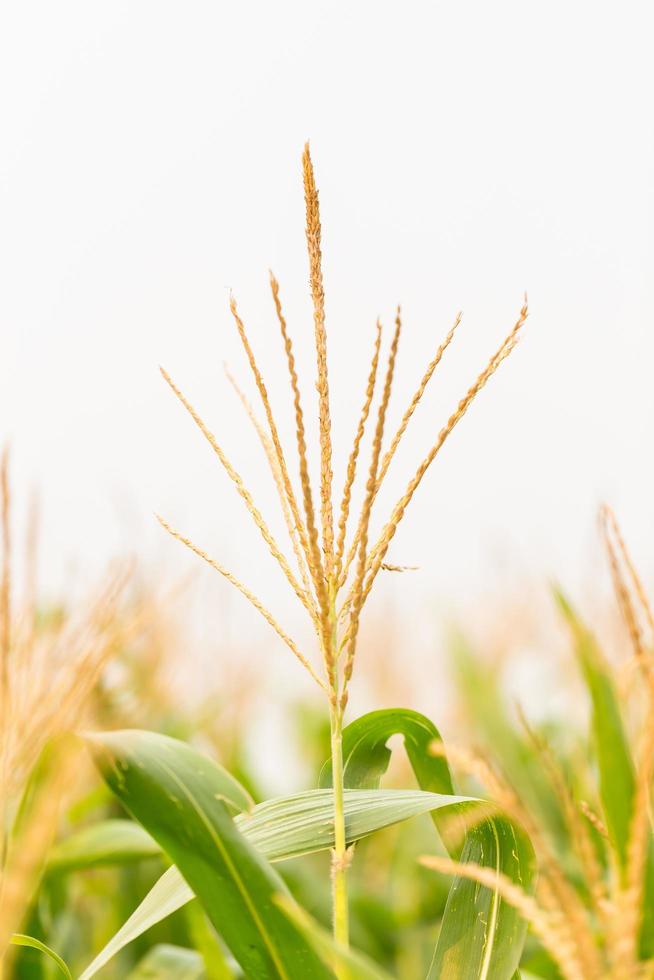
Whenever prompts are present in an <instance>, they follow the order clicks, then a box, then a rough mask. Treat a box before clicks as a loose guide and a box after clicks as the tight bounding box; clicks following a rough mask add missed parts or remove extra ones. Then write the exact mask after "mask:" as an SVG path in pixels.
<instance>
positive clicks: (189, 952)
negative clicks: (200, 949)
mask: <svg viewBox="0 0 654 980" xmlns="http://www.w3.org/2000/svg"><path fill="white" fill-rule="evenodd" d="M205 977H206V974H205V971H204V963H203V962H202V957H201V956H200V954H199V953H196V952H195V950H193V949H184V948H183V947H182V946H170V945H167V944H165V943H161V944H160V945H158V946H154V947H153V948H152V949H151V950H150V951H149V952H148V953H147V954H146V955H145V956H144V957H143V959H142V960H141V962H140V963H139V964H138V965H137V966H136V967H135V968H134V969H133V970H132V972H131V973H130V974H129V975H128V977H127V980H205Z"/></svg>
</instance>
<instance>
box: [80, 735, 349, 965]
mask: <svg viewBox="0 0 654 980" xmlns="http://www.w3.org/2000/svg"><path fill="white" fill-rule="evenodd" d="M87 741H88V743H89V745H90V747H91V750H92V752H93V755H94V758H95V760H96V763H97V764H98V766H99V767H100V770H101V771H102V773H103V775H104V777H105V780H106V781H107V783H108V784H109V786H110V787H111V789H112V790H113V792H114V793H115V794H116V796H117V797H118V798H119V799H120V801H121V802H122V803H123V805H124V806H125V807H126V808H127V809H128V810H129V811H130V813H131V814H132V816H134V818H135V819H136V820H138V821H139V822H140V823H141V824H142V825H143V826H144V827H145V829H146V830H147V831H148V833H150V834H151V835H152V836H153V837H154V839H155V840H156V841H157V842H158V843H159V844H160V846H161V847H162V848H163V850H164V851H165V852H166V853H167V854H168V855H169V857H170V858H171V860H172V861H173V862H174V863H175V864H176V865H177V867H178V868H179V870H180V871H181V872H182V874H183V876H184V878H185V879H186V881H187V883H188V884H189V886H190V887H191V889H192V891H193V893H194V894H195V895H196V896H197V897H198V899H199V900H200V902H201V903H202V905H203V906H204V909H205V911H206V912H207V915H208V916H209V918H210V919H211V921H212V922H213V924H214V926H215V927H216V929H218V930H219V932H220V934H221V935H222V937H223V939H224V940H225V942H226V944H227V946H228V947H229V949H230V950H231V952H232V953H233V955H234V957H235V958H236V960H237V961H238V962H239V963H240V965H241V966H242V967H243V970H244V971H245V973H246V974H247V976H248V977H251V978H252V980H296V978H297V980H314V978H315V980H326V978H327V977H329V975H330V974H329V971H328V970H327V969H326V968H325V967H324V965H323V963H322V962H321V960H320V959H319V957H318V956H317V955H316V953H315V952H314V950H313V949H312V948H311V947H310V945H309V944H308V943H307V941H306V939H305V938H304V937H303V936H302V935H301V933H300V932H299V931H298V929H297V928H296V927H295V926H294V925H293V924H292V923H291V922H290V921H289V919H288V918H287V916H285V915H284V914H283V912H282V911H281V909H279V908H278V907H277V906H276V905H275V903H274V901H273V899H274V896H275V895H277V894H288V892H287V889H286V886H285V884H284V882H283V880H282V879H281V878H280V877H279V875H278V874H277V873H276V872H275V871H274V869H273V868H272V867H271V865H270V864H269V863H268V862H267V861H266V859H265V858H264V857H263V856H262V855H261V854H260V853H259V852H258V851H257V850H256V849H255V848H254V847H253V846H252V845H251V844H250V843H249V842H248V840H247V839H246V838H245V837H244V836H243V834H241V833H240V832H239V830H238V828H237V827H236V825H235V824H234V821H233V820H232V818H231V816H230V813H229V810H228V805H232V806H233V805H234V804H236V805H237V806H238V805H239V801H240V805H241V806H242V805H243V804H244V803H246V801H245V800H244V799H243V798H244V796H245V794H244V793H243V791H242V789H241V788H240V787H239V784H238V783H236V781H235V780H231V783H229V781H228V780H227V779H226V774H225V771H224V770H222V769H220V767H218V766H216V765H215V763H213V762H212V761H211V760H210V759H208V758H206V757H205V756H202V755H201V754H200V753H198V752H196V751H195V750H194V749H192V748H191V747H190V746H188V745H185V744H184V743H183V742H178V741H176V740H175V739H171V738H167V737H165V736H162V735H155V734H153V733H152V732H142V731H122V732H110V733H104V734H97V735H92V736H88V737H87ZM230 779H231V777H230ZM87 976H88V972H87Z"/></svg>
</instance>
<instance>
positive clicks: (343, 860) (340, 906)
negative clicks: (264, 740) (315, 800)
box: [329, 583, 350, 977]
mask: <svg viewBox="0 0 654 980" xmlns="http://www.w3.org/2000/svg"><path fill="white" fill-rule="evenodd" d="M329 591H330V602H329V620H330V639H331V656H332V657H333V663H334V665H335V669H334V680H333V690H332V692H331V698H330V705H329V727H330V733H331V759H332V785H333V788H334V852H333V855H332V919H333V928H334V939H335V940H336V941H337V942H338V943H340V944H341V945H343V946H345V947H347V946H348V945H349V940H350V930H349V919H348V901H347V841H346V837H345V810H344V807H343V707H342V704H341V700H340V696H339V678H338V617H337V614H336V595H335V593H336V588H335V583H330V590H329ZM341 975H342V976H345V974H341V973H340V971H339V970H338V969H337V976H339V977H340V976H341Z"/></svg>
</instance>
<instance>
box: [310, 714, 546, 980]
mask: <svg viewBox="0 0 654 980" xmlns="http://www.w3.org/2000/svg"><path fill="white" fill-rule="evenodd" d="M395 734H401V735H403V736H404V745H405V748H406V752H407V755H408V757H409V761H410V762H411V766H412V768H413V771H414V773H415V776H416V779H417V781H418V784H419V786H420V787H421V788H422V789H424V790H431V791H433V790H434V789H435V788H437V789H438V790H439V791H440V792H449V793H452V792H453V785H452V777H451V774H450V771H449V767H448V765H447V762H446V760H445V759H444V758H443V757H442V756H436V757H435V756H433V755H432V754H431V753H430V752H429V746H430V744H431V743H432V742H435V741H441V738H440V734H439V732H438V730H437V729H436V727H435V726H434V725H433V723H432V722H431V721H429V719H428V718H426V717H425V716H424V715H420V714H418V713H417V712H415V711H408V710H404V709H388V710H381V711H373V712H371V713H370V714H367V715H363V716H362V717H361V718H358V719H357V720H356V721H354V722H352V724H351V725H348V726H347V727H346V728H345V729H344V731H343V765H344V780H345V783H346V785H347V786H348V787H353V786H357V785H361V784H362V783H365V784H366V785H377V786H378V785H379V782H380V780H381V777H382V775H383V774H384V772H385V771H386V769H387V768H388V764H389V762H390V757H391V752H390V750H389V749H388V747H387V745H386V743H387V742H388V739H389V738H390V737H391V736H392V735H395ZM330 781H331V769H330V766H329V765H328V764H326V765H325V766H324V767H323V771H322V774H321V784H323V785H325V784H328V783H329V782H330ZM453 799H454V800H456V799H460V798H453ZM479 802H481V801H479ZM456 805H457V804H455V807H456ZM469 805H470V804H469V803H468V804H464V806H466V807H469ZM431 813H432V819H433V820H434V823H435V825H436V828H437V830H439V832H441V831H442V830H443V829H444V824H443V821H442V816H443V808H442V807H440V808H435V809H434V810H432V811H431ZM443 837H444V840H446V841H447V839H448V837H449V834H444V835H443ZM450 846H452V845H450ZM455 856H456V857H457V858H458V859H459V860H460V861H463V862H474V863H477V864H483V865H486V866H488V867H491V868H493V869H495V870H496V871H497V872H498V874H499V873H502V874H504V875H507V876H508V877H509V878H510V879H511V880H512V881H513V882H514V883H515V884H517V885H519V886H521V887H522V888H524V889H525V890H527V891H530V890H531V889H532V888H533V883H534V875H535V867H534V853H533V848H532V846H531V843H530V841H529V840H528V838H527V836H526V835H525V833H524V831H522V830H521V829H520V828H518V827H516V826H514V824H513V823H512V822H510V821H509V820H507V819H506V818H504V817H501V816H491V817H487V818H485V819H483V820H481V822H480V823H478V824H477V825H475V826H473V827H472V828H471V829H469V830H468V832H467V833H466V835H465V840H464V843H463V847H462V849H461V851H460V853H459V851H458V849H457V850H456V852H455ZM525 934H526V923H525V922H524V920H523V919H522V918H521V917H520V915H519V914H518V913H517V912H516V911H515V910H514V909H513V908H512V907H511V906H509V905H507V903H506V902H504V901H503V900H502V899H501V898H500V896H499V894H498V892H497V891H496V890H495V889H489V888H483V887H481V886H479V885H478V884H477V883H476V882H473V881H469V880H467V879H465V878H461V877H457V878H455V880H454V881H453V883H452V886H451V888H450V891H449V895H448V899H447V903H446V906H445V911H444V913H443V920H442V923H441V931H440V935H439V938H438V943H437V945H436V950H435V952H434V958H433V960H432V964H431V967H430V971H429V978H430V980H436V978H438V977H445V976H446V977H448V980H511V978H512V977H514V975H515V973H516V970H517V969H518V966H519V963H520V957H521V954H522V949H523V946H524V940H525Z"/></svg>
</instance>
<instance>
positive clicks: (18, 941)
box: [11, 932, 73, 980]
mask: <svg viewBox="0 0 654 980" xmlns="http://www.w3.org/2000/svg"><path fill="white" fill-rule="evenodd" d="M11 942H12V944H13V945H14V946H29V947H30V948H31V949H38V950H39V952H41V953H44V954H45V955H46V956H49V957H50V959H51V960H52V961H53V962H54V963H56V964H57V966H58V967H59V972H60V973H63V975H64V976H65V977H66V980H73V977H72V974H71V972H70V970H69V969H68V967H67V966H66V964H65V963H64V961H63V960H62V958H61V956H59V954H58V953H55V951H54V950H53V949H50V947H49V946H46V944H45V943H42V942H41V940H40V939H34V937H33V936H24V935H23V934H22V933H19V932H15V933H14V934H13V936H12V937H11Z"/></svg>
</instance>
